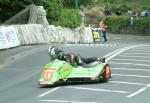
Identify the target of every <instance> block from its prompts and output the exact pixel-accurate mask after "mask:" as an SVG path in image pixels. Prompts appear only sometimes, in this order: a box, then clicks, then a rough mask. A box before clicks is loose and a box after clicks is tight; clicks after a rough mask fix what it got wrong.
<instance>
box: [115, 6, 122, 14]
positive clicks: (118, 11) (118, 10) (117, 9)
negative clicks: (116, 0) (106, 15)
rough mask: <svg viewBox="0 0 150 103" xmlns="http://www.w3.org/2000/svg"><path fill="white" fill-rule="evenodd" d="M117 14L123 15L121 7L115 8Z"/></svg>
mask: <svg viewBox="0 0 150 103" xmlns="http://www.w3.org/2000/svg"><path fill="white" fill-rule="evenodd" d="M115 14H116V15H118V16H119V15H121V10H120V8H116V9H115Z"/></svg>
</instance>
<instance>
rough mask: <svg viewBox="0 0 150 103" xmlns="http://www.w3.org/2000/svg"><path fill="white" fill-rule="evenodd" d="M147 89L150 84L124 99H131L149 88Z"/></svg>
mask: <svg viewBox="0 0 150 103" xmlns="http://www.w3.org/2000/svg"><path fill="white" fill-rule="evenodd" d="M149 87H150V84H148V85H146V86H145V87H142V88H141V89H139V90H138V91H136V92H134V93H132V94H130V95H128V96H126V97H127V98H131V97H133V96H135V95H138V94H140V93H141V92H143V91H145V90H146V89H147V88H149Z"/></svg>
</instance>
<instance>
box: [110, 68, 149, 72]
mask: <svg viewBox="0 0 150 103" xmlns="http://www.w3.org/2000/svg"><path fill="white" fill-rule="evenodd" d="M111 69H112V70H125V71H126V70H129V71H144V72H150V69H130V68H111Z"/></svg>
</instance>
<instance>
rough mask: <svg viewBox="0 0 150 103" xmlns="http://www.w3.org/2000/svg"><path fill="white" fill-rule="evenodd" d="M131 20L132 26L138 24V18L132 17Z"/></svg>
mask: <svg viewBox="0 0 150 103" xmlns="http://www.w3.org/2000/svg"><path fill="white" fill-rule="evenodd" d="M130 18H131V25H134V24H135V22H136V16H135V15H132V16H131V17H130Z"/></svg>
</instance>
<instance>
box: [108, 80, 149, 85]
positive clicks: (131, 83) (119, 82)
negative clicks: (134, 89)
mask: <svg viewBox="0 0 150 103" xmlns="http://www.w3.org/2000/svg"><path fill="white" fill-rule="evenodd" d="M109 82H110V83H118V84H129V85H142V86H143V85H144V86H145V85H146V84H143V83H135V82H123V81H109Z"/></svg>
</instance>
